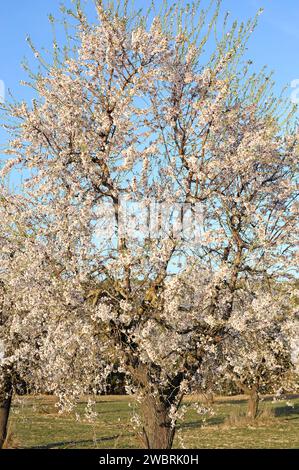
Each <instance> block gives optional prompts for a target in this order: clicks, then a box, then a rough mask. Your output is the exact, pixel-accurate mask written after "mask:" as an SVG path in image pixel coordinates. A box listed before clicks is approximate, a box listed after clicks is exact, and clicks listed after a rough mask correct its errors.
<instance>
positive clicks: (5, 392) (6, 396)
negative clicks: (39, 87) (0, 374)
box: [0, 376, 12, 449]
mask: <svg viewBox="0 0 299 470" xmlns="http://www.w3.org/2000/svg"><path fill="white" fill-rule="evenodd" d="M11 400H12V382H11V377H10V376H5V377H4V380H3V384H2V388H1V390H0V449H2V448H3V444H4V442H5V439H6V436H7V425H8V418H9V412H10V407H11Z"/></svg>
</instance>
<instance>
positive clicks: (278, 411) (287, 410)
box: [274, 403, 299, 418]
mask: <svg viewBox="0 0 299 470" xmlns="http://www.w3.org/2000/svg"><path fill="white" fill-rule="evenodd" d="M274 415H275V416H276V417H282V416H292V415H299V404H298V403H296V404H294V406H278V407H277V408H275V409H274ZM298 418H299V416H298Z"/></svg>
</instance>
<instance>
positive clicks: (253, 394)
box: [247, 388, 259, 419]
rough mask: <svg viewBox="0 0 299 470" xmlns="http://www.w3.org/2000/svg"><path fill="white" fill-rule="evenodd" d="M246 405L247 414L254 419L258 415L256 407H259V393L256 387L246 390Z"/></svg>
mask: <svg viewBox="0 0 299 470" xmlns="http://www.w3.org/2000/svg"><path fill="white" fill-rule="evenodd" d="M248 396H249V398H248V407H247V416H248V418H251V419H256V418H257V417H258V407H259V394H258V392H257V389H256V388H253V389H251V390H250V391H249V392H248Z"/></svg>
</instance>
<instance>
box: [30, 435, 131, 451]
mask: <svg viewBox="0 0 299 470" xmlns="http://www.w3.org/2000/svg"><path fill="white" fill-rule="evenodd" d="M120 436H121V435H120V434H116V435H114V436H109V437H100V438H98V439H94V440H93V439H84V440H80V441H74V440H73V441H60V442H51V443H50V444H46V445H41V446H34V447H30V449H56V448H60V447H65V446H66V445H67V446H68V447H74V446H77V445H79V444H93V445H94V444H97V443H100V442H105V441H113V440H115V439H118V438H119V437H120ZM122 437H124V436H123V435H122Z"/></svg>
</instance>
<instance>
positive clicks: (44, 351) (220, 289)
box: [4, 1, 297, 448]
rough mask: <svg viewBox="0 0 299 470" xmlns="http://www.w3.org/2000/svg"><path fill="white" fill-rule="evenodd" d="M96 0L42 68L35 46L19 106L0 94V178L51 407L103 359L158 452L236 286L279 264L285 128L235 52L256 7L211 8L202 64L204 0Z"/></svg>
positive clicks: (291, 205) (87, 381) (222, 334)
mask: <svg viewBox="0 0 299 470" xmlns="http://www.w3.org/2000/svg"><path fill="white" fill-rule="evenodd" d="M95 4H96V10H97V21H96V22H95V23H92V22H90V21H89V20H88V18H87V16H86V15H85V14H84V12H83V11H82V9H81V7H80V5H79V3H78V4H77V8H76V10H75V11H73V12H71V14H72V16H73V17H74V18H75V20H76V22H77V26H76V36H75V39H74V41H73V46H74V47H72V48H71V49H70V50H69V53H67V51H65V50H64V51H60V50H59V48H58V45H57V44H56V43H55V60H54V63H53V64H47V63H46V62H45V59H44V58H43V57H41V56H40V54H39V53H38V52H37V51H36V50H35V49H34V50H35V54H36V56H37V58H38V59H39V61H40V63H41V66H42V69H41V70H40V72H39V73H38V74H37V75H33V74H32V80H33V87H34V89H35V90H36V92H37V98H36V99H35V100H34V101H33V102H32V106H29V105H28V104H26V103H21V104H17V105H15V104H12V105H8V106H7V112H8V113H9V115H10V116H12V117H14V118H15V120H16V121H18V122H19V126H14V127H13V128H12V129H11V132H12V134H13V139H12V141H11V142H10V146H9V149H8V150H7V152H8V153H10V154H12V155H13V156H14V158H13V159H12V160H11V161H10V162H9V164H8V165H7V166H6V168H5V170H4V173H5V172H6V173H7V172H8V171H9V170H10V168H12V167H15V166H20V167H22V168H26V169H28V170H29V171H30V172H31V174H30V177H29V178H28V182H27V189H26V191H27V193H28V196H29V197H30V194H31V195H32V194H33V192H34V199H35V210H36V211H37V213H38V214H39V216H40V217H41V220H43V222H42V223H40V225H39V228H38V236H37V240H38V242H39V249H38V250H37V248H36V247H35V251H34V250H33V252H31V253H33V254H32V256H34V259H39V261H38V262H37V263H36V264H35V265H34V266H35V270H32V269H31V270H30V269H29V272H30V275H28V277H27V281H26V279H25V277H24V276H23V277H22V279H23V282H22V286H23V290H22V294H21V295H20V296H18V299H19V304H18V305H19V307H18V308H19V310H20V311H23V309H24V298H25V297H26V295H27V294H26V293H27V292H29V291H30V292H31V294H30V303H29V305H30V308H29V310H30V311H31V312H33V314H34V317H35V318H43V322H42V323H43V324H46V325H47V327H46V333H45V334H44V338H43V340H41V344H40V348H39V356H40V357H42V358H44V359H45V361H44V364H45V366H44V377H47V381H50V382H51V384H52V385H51V386H52V389H53V390H54V391H55V392H56V393H57V394H59V395H60V396H61V397H62V398H63V400H64V402H65V403H68V401H69V400H71V399H72V398H74V397H76V396H78V394H79V393H82V392H83V391H86V390H88V389H90V387H91V388H93V384H96V385H97V386H102V387H104V383H105V377H107V374H108V373H109V364H111V362H114V360H115V361H116V360H117V361H118V363H119V364H120V366H119V370H120V371H122V372H124V373H125V374H126V378H127V386H128V391H131V392H133V393H134V394H135V395H136V396H137V397H138V399H139V402H140V409H141V419H140V424H141V428H142V435H143V439H144V445H145V446H147V447H148V448H170V447H171V446H172V443H173V438H174V432H175V423H176V417H177V411H178V408H179V406H180V403H181V400H182V398H183V396H184V394H185V393H186V392H188V391H189V390H190V388H191V387H192V386H193V383H194V380H196V377H197V374H198V372H199V370H200V367H201V364H202V362H203V361H204V359H205V357H206V356H207V355H208V354H210V353H211V352H213V351H215V349H217V348H222V345H223V344H224V341H225V338H226V337H227V335H228V334H229V331H230V328H231V325H230V321H231V318H234V321H236V322H238V321H240V322H242V318H243V311H242V309H240V308H239V306H240V298H239V285H240V282H241V281H243V284H244V288H243V289H244V291H245V292H246V295H247V296H248V297H249V296H250V294H251V293H252V289H253V288H252V286H253V283H252V282H251V281H252V279H258V280H259V282H260V283H263V282H267V280H268V279H269V278H274V279H275V278H277V279H281V280H282V281H283V280H284V279H286V278H287V276H291V275H292V272H293V271H292V269H293V268H294V261H293V260H294V248H295V243H296V239H295V236H296V212H295V196H296V193H295V191H296V185H295V171H296V164H297V163H296V150H295V149H296V143H297V140H296V133H295V132H294V131H293V130H292V128H291V126H290V125H289V123H290V122H291V115H290V116H286V120H285V122H282V120H281V118H280V116H279V110H278V108H279V106H280V102H279V100H277V99H276V98H275V97H273V96H272V95H271V93H270V92H269V90H270V91H271V88H269V84H270V79H269V77H267V76H266V75H265V74H264V73H261V74H259V75H250V74H249V72H248V68H249V65H248V64H245V65H244V66H242V65H241V62H240V57H241V56H242V52H243V51H244V48H245V45H246V41H247V39H248V37H249V35H250V33H251V32H252V29H253V28H254V26H255V20H254V21H252V22H251V21H250V22H249V23H248V24H247V25H240V27H239V28H238V26H237V24H236V23H234V24H233V25H232V27H231V28H230V29H229V28H228V27H227V25H226V21H227V19H226V20H225V25H224V26H225V27H224V31H223V33H221V34H220V35H218V39H217V44H216V45H215V48H214V49H215V50H214V52H213V53H212V54H211V57H210V58H208V59H207V58H206V54H205V53H204V47H205V45H207V44H208V41H209V32H210V31H211V30H213V28H214V26H216V25H217V24H218V22H219V15H218V14H219V5H218V6H217V5H216V8H215V12H214V13H212V14H210V13H209V12H202V13H201V14H200V15H199V13H200V12H199V10H198V5H199V2H195V3H194V4H193V6H192V5H191V6H190V5H189V6H187V7H186V8H182V9H178V8H177V7H175V8H173V7H171V6H170V7H168V6H165V7H164V8H165V9H164V11H162V13H161V12H160V13H159V14H154V10H150V11H149V12H148V13H147V14H146V15H143V14H142V13H140V12H139V13H137V14H134V13H132V14H130V13H129V12H128V4H127V2H124V4H123V5H121V4H119V5H118V6H115V7H114V6H113V5H111V4H110V5H109V8H108V7H107V6H105V4H104V3H103V2H101V1H96V2H95ZM209 14H210V19H209V20H208V18H209ZM205 24H207V26H208V27H207V28H204V27H203V26H204V25H205ZM60 52H61V54H60ZM277 110H278V111H277ZM136 203H137V206H136V205H134V204H136ZM124 206H125V208H127V209H124ZM132 207H133V213H131V217H130V218H129V222H128V212H130V211H131V212H132ZM134 208H135V209H134ZM126 210H127V212H126ZM108 211H109V216H110V219H109V222H108V228H110V230H111V227H112V228H113V230H112V231H110V234H109V236H107V227H106V230H104V227H105V224H106V225H107V216H108ZM199 214H200V222H198V220H199V219H197V218H196V217H198V215H199ZM136 219H137V220H136ZM138 222H139V226H138ZM133 225H134V226H135V232H134V231H133V232H134V233H132V230H131V229H132V226H133ZM182 227H183V228H185V229H186V227H187V230H186V231H184V230H182ZM41 247H42V249H41ZM28 279H30V282H28ZM32 282H33V285H34V286H35V289H34V290H32V288H31V283H32ZM41 285H42V286H43V287H42V289H41ZM265 315H267V312H265ZM70 370H71V371H72V373H71V374H69V373H68V372H69V371H70ZM66 371H68V372H66ZM63 377H64V379H63V380H62V378H63ZM66 377H68V378H69V380H66ZM61 380H62V381H61Z"/></svg>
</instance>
